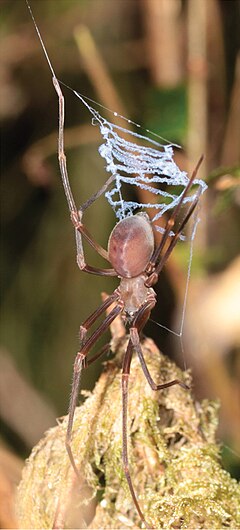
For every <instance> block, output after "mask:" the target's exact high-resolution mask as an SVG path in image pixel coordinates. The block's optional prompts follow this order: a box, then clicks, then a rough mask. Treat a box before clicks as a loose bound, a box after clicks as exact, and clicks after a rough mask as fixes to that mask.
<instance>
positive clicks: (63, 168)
mask: <svg viewBox="0 0 240 530" xmlns="http://www.w3.org/2000/svg"><path fill="white" fill-rule="evenodd" d="M53 85H54V88H55V90H56V92H57V95H58V105H59V129H58V161H59V168H60V173H61V178H62V183H63V188H64V192H65V195H66V199H67V203H68V208H69V212H70V218H71V221H72V224H73V226H74V228H75V236H76V247H77V264H78V266H79V268H80V270H82V271H85V272H89V273H90V274H98V275H100V276H116V273H115V271H114V269H102V268H97V267H92V266H91V265H88V264H87V263H86V261H85V256H84V250H83V243H82V236H83V237H84V239H85V240H86V241H87V242H88V243H89V244H90V245H91V246H92V247H93V248H94V249H95V250H96V252H97V253H98V254H100V256H102V257H103V258H104V259H106V260H107V261H109V260H108V253H107V251H106V250H105V249H104V248H103V247H102V246H101V245H99V243H97V242H96V241H94V239H93V237H92V236H91V234H90V233H89V232H88V230H87V228H86V227H85V226H84V224H83V223H82V215H83V212H84V211H85V210H86V209H87V208H88V207H89V206H90V205H91V204H93V202H95V201H96V199H98V197H100V196H101V195H102V194H103V193H104V192H105V191H106V189H107V188H108V186H109V185H110V184H111V182H112V180H113V177H112V176H111V177H110V178H109V179H108V180H107V181H106V182H105V184H104V185H103V186H102V187H101V188H100V190H98V191H97V192H96V193H95V194H93V195H92V197H90V198H89V199H88V200H87V201H86V202H85V203H84V204H83V205H82V206H81V208H80V209H79V210H78V209H77V207H76V203H75V201H74V198H73V194H72V190H71V186H70V182H69V177H68V170H67V159H66V155H65V150H64V120H65V110H64V107H65V104H64V96H63V93H62V90H61V87H60V84H59V81H58V80H57V78H56V77H55V76H53Z"/></svg>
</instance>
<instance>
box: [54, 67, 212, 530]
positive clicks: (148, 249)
mask: <svg viewBox="0 0 240 530" xmlns="http://www.w3.org/2000/svg"><path fill="white" fill-rule="evenodd" d="M53 84H54V87H55V90H56V92H57V95H58V101H59V141H58V159H59V166H60V172H61V177H62V182H63V186H64V190H65V194H66V198H67V202H68V207H69V211H70V218H71V221H72V223H73V226H74V229H75V235H76V248H77V264H78V266H79V268H80V270H81V271H83V272H86V273H89V274H96V275H100V276H117V277H118V278H119V279H120V284H119V286H118V287H117V288H116V289H115V290H114V292H113V293H112V294H111V295H110V296H108V297H107V299H106V300H105V301H104V302H103V303H102V304H101V305H100V306H99V307H98V308H97V309H96V310H95V311H94V312H93V313H92V314H91V315H90V316H89V317H88V318H87V319H86V320H85V321H84V322H83V324H82V325H81V326H80V348H79V351H78V352H77V355H76V357H75V362H74V371H73V382H72V392H71V398H70V405H69V416H68V426H67V433H66V449H67V452H68V455H69V459H70V461H71V464H72V466H73V468H74V470H75V473H76V475H77V476H79V471H78V469H77V466H76V463H75V459H74V455H73V452H72V448H71V435H72V429H73V422H74V413H75V409H76V406H77V399H78V394H79V385H80V377H81V372H82V369H85V368H87V367H88V366H89V365H90V364H92V362H94V361H95V360H96V359H97V358H99V357H100V355H102V354H103V353H104V352H105V351H106V347H105V348H103V349H102V350H101V351H100V352H99V353H98V354H96V355H95V356H94V357H92V358H91V359H90V360H88V354H89V352H90V351H91V349H92V347H93V346H94V344H95V343H96V342H97V341H98V339H99V338H100V337H101V336H102V335H103V334H104V333H105V331H107V329H108V328H109V327H110V324H111V323H112V322H113V321H114V320H115V319H116V317H117V316H118V315H120V314H121V316H122V318H123V320H124V321H125V323H126V324H127V326H128V328H129V340H128V345H127V348H126V352H125V355H124V357H123V362H122V461H123V470H124V473H125V477H126V480H127V482H128V486H129V490H130V493H131V495H132V499H133V502H134V504H135V507H136V510H137V512H138V514H139V517H140V519H141V520H142V522H143V523H144V525H145V527H146V528H149V529H150V528H152V526H150V525H149V523H148V522H147V521H146V520H145V517H144V514H143V512H142V510H141V507H140V505H139V502H138V499H137V496H136V493H135V490H134V487H133V483H132V479H131V474H130V471H129V461H128V444H127V403H128V379H129V374H130V366H131V360H132V356H133V352H134V351H136V353H137V355H138V357H139V360H140V363H141V366H142V370H143V372H144V375H145V377H146V379H147V381H148V383H149V385H150V387H151V388H152V390H154V391H157V390H161V389H163V388H168V387H170V386H173V385H180V386H181V387H183V388H184V389H186V390H187V389H189V387H188V386H187V385H186V384H185V383H183V382H182V381H180V380H179V379H174V380H173V381H169V382H167V383H164V384H156V383H155V382H154V381H153V379H152V377H151V374H150V372H149V370H148V367H147V365H146V363H145V360H144V357H143V352H142V347H141V342H140V333H141V331H142V330H143V328H144V326H145V324H146V322H147V321H148V319H149V317H150V313H151V311H152V309H153V307H154V306H155V304H156V294H155V292H154V289H153V286H154V285H155V284H156V283H157V281H158V277H159V274H160V272H161V271H162V269H163V266H164V265H165V263H166V261H167V259H168V258H169V256H170V254H171V252H172V251H173V249H174V247H175V245H176V243H177V241H178V240H179V238H180V236H181V234H182V231H183V228H184V226H185V225H186V223H187V222H188V220H189V218H190V217H191V215H192V213H193V211H194V209H195V207H196V205H197V203H198V200H199V194H198V193H197V195H196V199H195V200H194V202H193V203H192V204H191V206H190V207H189V209H188V211H187V213H186V215H185V217H184V219H183V220H182V222H181V223H180V226H179V227H178V229H177V230H176V232H175V235H174V236H173V237H172V239H171V240H170V243H168V237H169V235H170V232H171V231H172V228H173V227H174V225H175V221H176V218H177V216H178V213H179V210H180V208H181V206H182V204H183V201H184V199H185V197H186V195H187V193H188V191H189V189H190V188H191V186H192V184H193V181H194V179H195V177H196V174H197V172H198V169H199V166H200V164H201V162H202V159H203V157H201V158H200V160H199V161H198V163H197V165H196V167H195V169H194V171H193V173H192V176H191V178H190V179H189V182H188V184H187V186H186V187H185V189H184V191H183V193H182V196H181V199H180V201H179V203H178V205H177V206H176V207H175V209H174V210H173V213H172V215H171V217H170V218H169V219H168V221H167V223H166V226H165V229H164V233H163V235H162V239H161V241H160V243H159V244H158V245H157V246H155V243H154V230H153V226H152V224H151V222H150V219H149V217H148V215H147V214H146V213H137V214H135V215H132V216H129V217H126V218H124V219H122V220H121V221H119V222H118V223H117V224H116V225H115V227H114V228H113V230H112V232H111V234H110V236H109V240H108V250H107V251H106V250H105V249H104V248H103V247H102V246H101V245H99V244H98V243H97V242H96V241H95V240H94V239H93V237H92V236H91V234H90V233H89V232H88V230H87V228H86V227H85V225H84V223H83V222H82V217H83V213H84V211H85V210H86V209H87V208H88V207H89V206H90V205H91V204H92V203H93V202H94V201H95V200H96V199H97V198H98V197H100V195H102V194H103V193H104V192H105V191H106V189H107V187H108V186H109V184H110V182H111V181H112V179H113V177H110V178H109V179H108V180H107V181H106V183H105V184H104V185H103V186H102V188H101V189H100V190H99V191H98V192H96V193H95V194H94V195H93V196H92V197H90V198H89V199H88V201H86V202H85V203H84V204H83V205H82V206H81V207H80V209H77V207H76V204H75V201H74V198H73V195H72V192H71V187H70V183H69V179H68V172H67V164H66V156H65V153H64V97H63V94H62V91H61V88H60V85H59V81H58V80H57V79H56V77H55V75H53ZM82 238H84V239H85V240H86V241H87V242H88V243H89V244H90V245H91V246H92V247H93V248H94V249H95V250H96V252H97V253H98V254H100V255H101V256H102V257H103V258H105V260H107V261H108V262H109V263H110V265H111V266H112V268H107V269H104V268H96V267H93V266H91V265H89V264H88V263H86V261H85V256H84V250H83V244H82ZM165 247H166V248H165ZM112 304H114V308H113V309H112V310H111V311H110V313H109V314H108V316H106V317H105V318H104V320H103V322H102V323H101V324H100V325H99V326H98V327H97V329H96V330H95V331H94V332H93V333H92V334H90V336H89V337H88V338H87V332H88V331H89V330H90V329H91V326H92V325H93V324H94V323H95V322H96V321H97V320H98V318H99V317H100V316H101V315H102V314H103V313H104V312H105V311H106V310H107V309H108V308H109V307H110V306H111V305H112Z"/></svg>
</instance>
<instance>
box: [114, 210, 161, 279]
mask: <svg viewBox="0 0 240 530" xmlns="http://www.w3.org/2000/svg"><path fill="white" fill-rule="evenodd" d="M153 250H154V235H153V229H152V226H151V224H150V221H149V219H148V216H147V215H146V214H141V213H140V214H136V215H132V216H131V217H126V218H125V219H123V220H122V221H119V223H118V224H117V225H116V226H115V227H114V229H113V231H112V232H111V234H110V237H109V241H108V257H109V261H110V263H111V264H112V266H113V267H114V269H115V271H116V272H117V273H118V275H119V276H122V277H123V278H134V277H135V276H138V275H139V274H141V273H143V272H144V271H145V268H146V266H147V264H148V262H149V260H150V258H151V256H152V253H153Z"/></svg>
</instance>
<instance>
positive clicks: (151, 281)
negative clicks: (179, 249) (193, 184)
mask: <svg viewBox="0 0 240 530" xmlns="http://www.w3.org/2000/svg"><path fill="white" fill-rule="evenodd" d="M199 194H200V192H199V193H198V194H197V197H196V199H195V201H194V202H193V204H192V205H191V206H190V208H189V209H188V211H187V214H186V215H185V217H184V219H183V221H182V222H181V224H180V226H179V228H178V230H177V232H176V233H175V234H174V236H173V238H172V239H171V241H170V243H169V246H168V248H167V249H166V251H165V252H164V253H163V254H162V256H161V259H160V261H159V263H158V265H157V266H156V267H155V268H154V267H153V272H152V273H151V274H150V276H149V277H148V279H147V280H146V282H145V285H146V286H147V287H152V285H154V284H155V283H156V282H157V280H158V276H159V274H160V272H161V270H162V269H163V267H164V265H165V263H166V261H167V260H168V258H169V256H170V254H171V253H172V251H173V249H174V247H175V246H176V244H177V242H178V240H179V238H180V236H181V233H182V231H183V228H184V226H185V225H186V224H187V222H188V220H189V218H190V217H191V215H192V213H193V211H194V210H195V208H196V206H197V204H198V201H199ZM171 221H172V217H171V218H170V219H169V221H168V222H167V226H166V231H165V232H164V235H163V238H162V240H163V239H164V243H163V245H162V244H161V243H162V242H161V243H160V247H161V249H160V251H161V250H162V249H163V247H164V244H165V242H166V239H167V237H168V235H169V232H170V229H169V226H170V224H171V227H170V228H172V226H173V225H172V223H171ZM168 229H169V230H168ZM166 233H167V236H166V237H165V234H166ZM150 267H152V260H151V262H150Z"/></svg>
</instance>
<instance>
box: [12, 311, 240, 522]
mask: <svg viewBox="0 0 240 530" xmlns="http://www.w3.org/2000/svg"><path fill="white" fill-rule="evenodd" d="M111 331H112V334H113V338H112V349H113V350H114V351H115V352H116V355H115V358H114V360H112V361H108V362H106V363H105V368H104V372H103V373H102V375H101V376H100V378H99V381H98V382H97V384H96V386H95V388H94V390H93V392H92V393H85V394H86V395H87V397H86V400H85V402H84V403H83V404H82V405H81V406H80V407H78V408H77V410H76V414H75V421H74V429H73V435H72V448H73V453H74V455H75V459H76V463H77V465H78V468H79V469H80V470H81V476H82V482H81V484H79V481H78V480H77V479H76V476H75V474H74V472H73V470H72V468H71V464H70V462H69V459H68V456H67V453H66V449H65V433H66V427H67V417H65V418H63V419H62V420H61V421H59V423H58V425H57V426H56V427H54V428H52V429H50V430H49V431H48V432H47V433H46V435H45V437H44V438H43V439H42V440H40V442H39V443H38V445H37V446H36V447H35V448H34V449H33V451H32V454H31V456H30V458H29V460H28V461H27V463H26V466H25V469H24V472H23V478H22V481H21V484H20V486H19V490H18V496H17V512H18V517H19V525H20V527H21V528H52V527H53V526H54V524H55V527H57V528H86V527H87V528H99V529H100V528H101V529H105V528H116V529H120V528H121V529H122V528H139V527H141V522H140V520H139V517H138V515H137V513H136V510H135V507H134V505H133V501H132V498H131V495H130V493H129V490H128V486H127V483H126V480H125V476H124V473H123V468H122V421H121V411H122V403H121V359H122V354H123V351H125V348H126V342H127V338H126V337H125V336H124V331H123V327H122V325H121V322H120V321H117V322H115V324H114V325H113V326H112V330H111ZM142 347H143V352H144V356H145V359H146V361H147V364H148V367H149V370H150V372H151V374H152V376H153V378H154V379H155V381H157V382H166V381H169V380H171V379H175V378H178V379H184V381H185V382H186V383H187V384H189V383H190V375H189V374H188V373H187V374H186V373H185V374H183V373H182V372H181V370H180V369H179V368H177V367H176V365H175V364H174V363H173V362H171V361H170V360H169V359H168V358H166V357H165V356H163V355H162V354H161V353H160V352H159V350H158V349H157V347H156V346H155V344H154V343H153V341H152V340H150V339H144V340H143V343H142ZM217 411H218V404H217V403H214V402H210V401H207V400H204V401H203V402H202V403H196V402H195V401H194V399H193V397H192V396H191V392H190V391H186V390H184V389H182V388H180V387H179V386H174V387H171V388H168V389H165V390H162V391H160V392H153V391H152V390H151V389H150V387H149V385H148V383H147V381H146V379H145V377H144V375H143V372H142V369H141V366H140V363H139V360H138V358H137V357H133V361H132V366H131V376H130V381H129V421H128V433H129V437H128V445H129V458H130V468H131V476H132V480H133V484H134V488H135V490H136V493H137V496H138V499H139V502H140V504H141V508H142V510H143V512H144V516H145V517H146V520H147V521H148V522H150V523H151V524H152V525H153V527H154V528H188V529H190V528H191V529H193V528H204V529H206V528H209V529H211V530H212V529H214V528H223V527H224V528H225V527H227V528H234V529H236V528H240V519H239V513H240V488H239V485H238V484H237V482H236V480H234V479H233V478H231V476H230V475H229V473H228V472H227V471H225V470H224V469H223V468H222V467H221V464H220V459H219V447H218V446H217V444H216V440H215V431H216V427H217V423H218V419H217Z"/></svg>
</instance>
